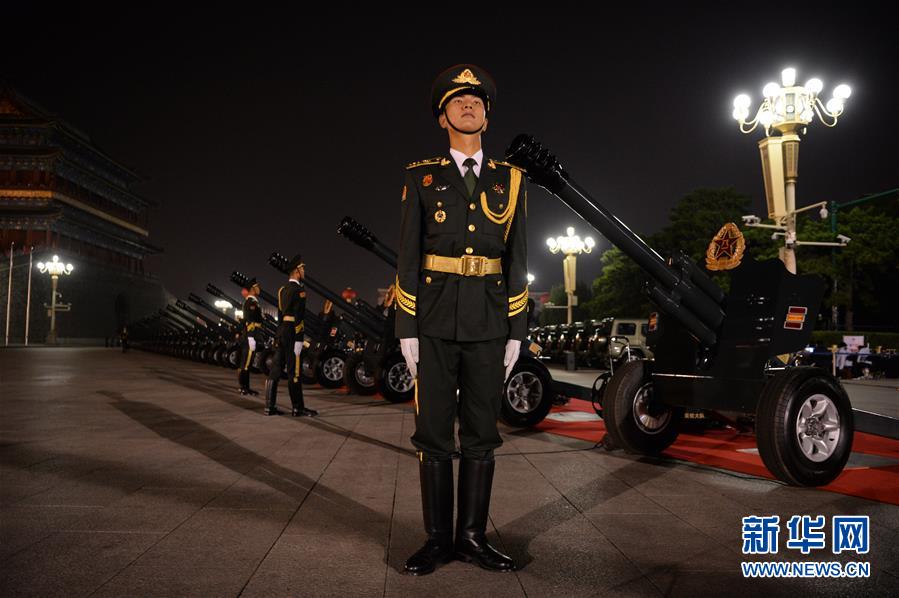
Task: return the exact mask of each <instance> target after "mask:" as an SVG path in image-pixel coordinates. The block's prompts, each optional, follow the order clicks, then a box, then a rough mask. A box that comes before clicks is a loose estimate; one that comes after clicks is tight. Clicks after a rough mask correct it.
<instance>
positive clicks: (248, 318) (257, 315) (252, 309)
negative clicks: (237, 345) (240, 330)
mask: <svg viewBox="0 0 899 598" xmlns="http://www.w3.org/2000/svg"><path fill="white" fill-rule="evenodd" d="M243 323H244V324H243V326H244V333H245V334H246V335H247V336H252V337H253V338H255V339H256V340H257V341H258V340H260V339H261V338H262V307H261V306H260V305H259V299H257V298H256V297H255V296H253V295H247V298H246V299H245V300H244V302H243Z"/></svg>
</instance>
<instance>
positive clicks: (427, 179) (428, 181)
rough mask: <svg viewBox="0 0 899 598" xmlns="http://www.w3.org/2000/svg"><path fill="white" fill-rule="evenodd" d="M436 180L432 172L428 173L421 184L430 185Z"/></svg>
mask: <svg viewBox="0 0 899 598" xmlns="http://www.w3.org/2000/svg"><path fill="white" fill-rule="evenodd" d="M433 182H434V176H433V175H430V174H426V175H424V176H423V177H422V179H421V184H422V186H423V187H430V186H431V183H433Z"/></svg>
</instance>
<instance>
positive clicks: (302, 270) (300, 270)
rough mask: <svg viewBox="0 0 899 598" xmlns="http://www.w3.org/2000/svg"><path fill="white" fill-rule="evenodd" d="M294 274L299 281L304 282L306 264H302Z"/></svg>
mask: <svg viewBox="0 0 899 598" xmlns="http://www.w3.org/2000/svg"><path fill="white" fill-rule="evenodd" d="M293 273H294V274H295V275H296V277H297V280H303V277H305V276H306V264H300V265H299V267H298V268H297V269H296V270H294V271H293Z"/></svg>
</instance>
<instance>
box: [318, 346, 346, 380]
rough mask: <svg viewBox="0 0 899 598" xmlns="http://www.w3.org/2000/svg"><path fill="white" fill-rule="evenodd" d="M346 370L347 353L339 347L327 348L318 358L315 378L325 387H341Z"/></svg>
mask: <svg viewBox="0 0 899 598" xmlns="http://www.w3.org/2000/svg"><path fill="white" fill-rule="evenodd" d="M338 362H339V365H338ZM345 371H346V353H344V352H343V351H339V350H337V349H325V350H324V351H323V352H322V354H321V356H319V358H318V365H317V367H316V368H315V378H316V380H318V383H319V384H321V385H322V386H323V387H324V388H340V387H341V386H343V373H344V372H345Z"/></svg>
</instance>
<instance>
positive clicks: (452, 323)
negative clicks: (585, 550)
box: [396, 64, 528, 575]
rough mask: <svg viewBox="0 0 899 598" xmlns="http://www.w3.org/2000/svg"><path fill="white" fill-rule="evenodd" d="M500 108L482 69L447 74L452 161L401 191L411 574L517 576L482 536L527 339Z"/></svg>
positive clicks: (435, 163) (523, 246)
mask: <svg viewBox="0 0 899 598" xmlns="http://www.w3.org/2000/svg"><path fill="white" fill-rule="evenodd" d="M495 99H496V87H495V85H494V83H493V80H492V78H491V77H490V75H489V74H487V73H486V72H485V71H484V70H483V69H481V68H479V67H477V66H474V65H465V64H463V65H458V66H455V67H452V68H450V69H448V70H446V71H444V72H443V73H441V74H440V75H439V76H438V77H437V80H436V81H435V82H434V85H433V88H432V109H433V113H434V116H435V118H436V119H437V121H438V123H439V125H440V127H441V128H443V129H445V130H446V131H447V133H448V135H449V145H450V150H449V157H448V158H447V157H438V158H433V159H431V160H424V161H421V162H416V163H413V164H410V165H409V166H407V172H406V180H405V186H404V187H403V193H402V202H401V211H402V223H401V231H400V251H399V256H398V265H397V281H396V300H397V305H398V308H399V309H398V310H397V315H396V336H397V337H398V338H399V339H400V345H401V348H402V352H403V356H404V357H405V358H406V364H407V366H408V368H409V370H410V372H411V373H412V375H413V377H416V386H415V434H414V435H413V436H412V443H413V445H415V447H416V449H418V455H419V461H420V462H419V474H420V478H421V495H422V512H423V516H424V525H425V532H426V533H427V535H428V538H427V541H426V543H425V545H424V546H423V547H422V548H421V549H419V550H418V551H417V552H416V553H415V554H413V555H412V556H411V557H410V558H409V559H408V560H407V561H406V564H405V571H406V572H407V573H410V574H413V575H424V574H427V573H430V572H432V571H433V570H434V569H435V567H436V566H437V565H438V564H440V563H445V562H447V561H449V560H451V559H452V558H453V557H454V556H455V557H456V558H459V559H461V560H465V561H474V562H475V563H476V564H478V565H480V566H481V567H483V568H485V569H490V570H495V571H511V570H513V569H514V568H515V565H514V563H513V561H512V559H511V558H509V557H508V556H506V555H504V554H502V553H501V552H499V551H498V550H496V549H495V548H493V547H492V546H491V545H490V544H488V543H487V538H486V535H485V534H486V526H487V518H488V512H489V508H490V492H491V488H492V484H493V472H494V465H495V464H494V458H493V451H494V450H495V449H497V448H499V446H500V445H502V439H501V438H500V435H499V432H498V430H497V426H496V420H497V418H498V417H499V413H500V407H501V398H502V387H503V381H504V379H505V378H506V377H508V375H509V373H510V372H511V370H512V368H513V367H514V365H515V362H516V361H517V360H518V354H519V351H520V348H521V342H522V341H524V340H525V338H526V337H527V313H526V310H527V300H528V291H527V263H526V262H527V259H526V253H527V243H526V226H525V225H526V216H527V191H526V187H525V185H526V183H525V180H524V178H523V177H522V171H521V170H520V169H518V168H516V167H514V166H512V165H510V164H507V163H504V162H500V161H497V160H490V159H485V157H484V152H483V150H482V149H481V134H482V133H483V132H484V131H485V130H486V129H487V117H488V115H489V114H491V110H492V108H493V103H494V102H495ZM457 390H458V399H457ZM457 413H458V415H459V445H460V449H461V460H460V466H459V486H458V501H459V509H458V519H457V522H456V530H455V539H454V538H453V464H452V457H453V455H454V454H455V453H456V442H455V437H454V422H455V417H456V414H457Z"/></svg>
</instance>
